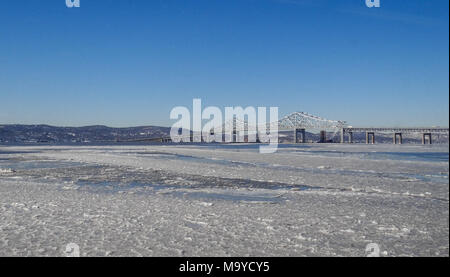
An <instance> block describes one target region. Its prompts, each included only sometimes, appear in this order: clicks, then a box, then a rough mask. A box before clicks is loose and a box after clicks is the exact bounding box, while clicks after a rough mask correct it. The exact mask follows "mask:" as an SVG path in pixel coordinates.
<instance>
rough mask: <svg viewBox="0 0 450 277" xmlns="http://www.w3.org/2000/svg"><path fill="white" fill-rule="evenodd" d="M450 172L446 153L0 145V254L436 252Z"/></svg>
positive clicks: (329, 147)
mask: <svg viewBox="0 0 450 277" xmlns="http://www.w3.org/2000/svg"><path fill="white" fill-rule="evenodd" d="M448 177H449V148H448V145H444V146H442V145H441V146H439V145H432V146H422V145H357V144H355V145H338V144H322V145H320V144H311V145H300V146H297V145H281V146H280V149H279V151H278V152H277V153H275V154H259V152H258V148H257V146H256V145H116V146H114V145H109V146H108V145H103V146H8V147H0V256H63V255H65V253H64V251H65V249H66V245H67V244H69V243H74V244H76V245H78V246H79V249H80V255H81V256H364V255H366V252H365V250H366V246H367V245H368V244H369V243H376V244H377V245H378V247H379V250H380V251H379V254H380V255H381V256H448V255H449V179H448Z"/></svg>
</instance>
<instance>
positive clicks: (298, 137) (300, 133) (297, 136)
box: [294, 129, 306, 143]
mask: <svg viewBox="0 0 450 277" xmlns="http://www.w3.org/2000/svg"><path fill="white" fill-rule="evenodd" d="M294 140H295V143H305V142H306V130H305V129H295V133H294Z"/></svg>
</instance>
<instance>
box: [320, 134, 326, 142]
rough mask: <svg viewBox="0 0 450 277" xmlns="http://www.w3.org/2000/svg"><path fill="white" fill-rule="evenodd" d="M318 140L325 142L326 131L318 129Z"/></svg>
mask: <svg viewBox="0 0 450 277" xmlns="http://www.w3.org/2000/svg"><path fill="white" fill-rule="evenodd" d="M319 142H320V143H325V142H327V131H320V138H319Z"/></svg>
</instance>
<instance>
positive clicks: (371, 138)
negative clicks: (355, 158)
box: [366, 132, 375, 144]
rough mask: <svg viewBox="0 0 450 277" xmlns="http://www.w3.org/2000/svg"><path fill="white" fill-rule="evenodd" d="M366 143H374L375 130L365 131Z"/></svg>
mask: <svg viewBox="0 0 450 277" xmlns="http://www.w3.org/2000/svg"><path fill="white" fill-rule="evenodd" d="M369 141H370V142H369ZM366 144H375V132H366Z"/></svg>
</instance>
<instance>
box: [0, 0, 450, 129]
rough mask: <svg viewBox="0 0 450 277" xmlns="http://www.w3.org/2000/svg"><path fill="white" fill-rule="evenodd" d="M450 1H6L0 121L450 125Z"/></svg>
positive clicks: (0, 43)
mask: <svg viewBox="0 0 450 277" xmlns="http://www.w3.org/2000/svg"><path fill="white" fill-rule="evenodd" d="M448 10H449V2H447V1H421V0H410V1H392V0H391V1H388V0H384V1H383V0H381V7H380V8H371V9H369V8H367V7H366V6H365V1H363V0H342V1H330V0H328V1H327V0H317V1H311V0H289V1H287V0H230V1H225V2H224V1H219V0H195V1H177V0H166V1H138V0H128V1H113V0H102V1H88V0H82V1H81V7H80V8H72V9H69V8H67V7H66V6H65V1H64V0H48V1H32V0H21V1H12V0H9V1H6V2H5V3H3V5H2V8H1V9H0V24H1V26H3V28H0V125H3V124H48V125H52V126H74V127H76V126H90V125H105V126H110V127H132V126H149V125H152V126H165V127H169V126H171V125H172V123H173V122H174V121H171V120H170V119H169V113H170V110H171V109H172V108H173V107H175V106H187V107H189V108H191V107H192V99H193V98H201V99H202V100H203V107H206V106H219V107H225V106H243V107H245V106H278V107H279V110H280V118H281V117H282V116H284V115H287V114H289V113H291V112H295V111H304V112H308V113H310V114H314V115H317V116H321V117H324V118H327V119H331V120H345V121H347V122H348V123H349V124H350V125H352V126H367V127H372V126H380V127H398V126H403V127H422V126H441V127H448V126H449V94H448V90H449V77H448V76H449V63H448V60H449V52H448V49H449V17H448Z"/></svg>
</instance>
